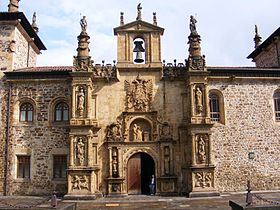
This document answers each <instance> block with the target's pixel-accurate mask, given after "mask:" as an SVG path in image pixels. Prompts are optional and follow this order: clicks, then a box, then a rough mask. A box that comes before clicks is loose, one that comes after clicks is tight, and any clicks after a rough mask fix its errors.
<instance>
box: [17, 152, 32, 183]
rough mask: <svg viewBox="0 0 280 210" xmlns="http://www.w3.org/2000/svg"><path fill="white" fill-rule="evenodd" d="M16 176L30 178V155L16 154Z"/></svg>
mask: <svg viewBox="0 0 280 210" xmlns="http://www.w3.org/2000/svg"><path fill="white" fill-rule="evenodd" d="M17 160H18V170H17V178H30V156H23V155H22V156H17Z"/></svg>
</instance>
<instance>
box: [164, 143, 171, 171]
mask: <svg viewBox="0 0 280 210" xmlns="http://www.w3.org/2000/svg"><path fill="white" fill-rule="evenodd" d="M164 174H166V175H168V174H170V151H169V147H164Z"/></svg>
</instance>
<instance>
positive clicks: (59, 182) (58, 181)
mask: <svg viewBox="0 0 280 210" xmlns="http://www.w3.org/2000/svg"><path fill="white" fill-rule="evenodd" d="M52 182H54V183H56V184H64V183H67V178H53V179H52Z"/></svg>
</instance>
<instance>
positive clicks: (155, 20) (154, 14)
mask: <svg viewBox="0 0 280 210" xmlns="http://www.w3.org/2000/svg"><path fill="white" fill-rule="evenodd" d="M153 24H154V25H157V13H155V12H153Z"/></svg>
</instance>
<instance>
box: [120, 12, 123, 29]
mask: <svg viewBox="0 0 280 210" xmlns="http://www.w3.org/2000/svg"><path fill="white" fill-rule="evenodd" d="M123 14H124V13H123V12H121V14H120V25H121V26H122V25H124V19H123Z"/></svg>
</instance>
